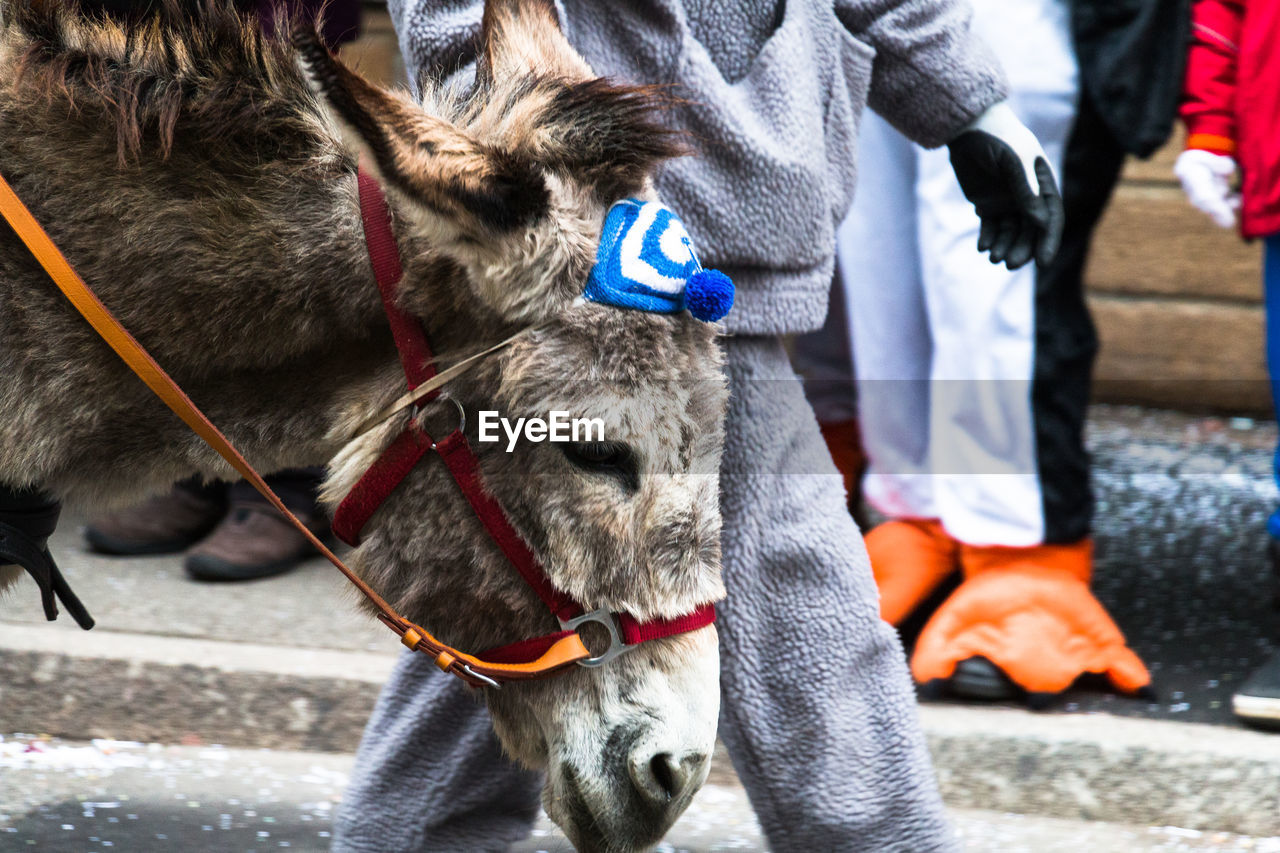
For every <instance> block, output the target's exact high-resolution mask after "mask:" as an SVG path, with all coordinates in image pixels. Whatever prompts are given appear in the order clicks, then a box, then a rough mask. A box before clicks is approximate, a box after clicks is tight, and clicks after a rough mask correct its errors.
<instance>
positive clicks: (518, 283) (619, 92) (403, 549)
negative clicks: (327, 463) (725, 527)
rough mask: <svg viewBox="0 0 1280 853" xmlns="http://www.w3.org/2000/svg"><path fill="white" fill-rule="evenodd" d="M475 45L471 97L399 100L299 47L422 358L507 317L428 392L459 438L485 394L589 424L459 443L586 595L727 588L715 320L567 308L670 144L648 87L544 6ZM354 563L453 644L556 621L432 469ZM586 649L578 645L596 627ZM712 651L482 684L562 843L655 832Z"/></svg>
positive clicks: (683, 786)
mask: <svg viewBox="0 0 1280 853" xmlns="http://www.w3.org/2000/svg"><path fill="white" fill-rule="evenodd" d="M480 47H481V50H480V56H479V57H478V62H477V73H476V83H475V86H474V87H473V88H472V89H471V90H470V91H469V92H468V93H466V94H459V93H457V92H453V91H445V90H444V89H442V88H441V87H440V86H439V85H433V84H431V83H427V84H424V85H423V86H422V87H421V88H422V90H423V91H422V93H421V102H420V103H419V102H415V101H414V100H412V99H411V98H410V97H408V96H407V95H404V94H399V93H391V92H387V91H384V90H382V89H379V88H377V87H375V86H372V85H370V84H369V83H367V82H366V81H364V80H363V79H361V78H360V77H359V76H357V75H356V74H354V73H353V72H352V71H350V70H349V69H347V68H345V67H344V66H343V65H341V64H340V63H339V62H338V61H337V60H336V59H335V58H334V57H332V56H331V55H329V54H328V53H327V52H326V51H324V50H323V49H322V48H320V47H319V46H318V45H317V44H316V43H314V42H312V41H305V42H304V44H303V45H302V56H303V66H304V69H305V70H306V72H307V73H308V75H309V77H310V79H311V80H312V82H313V85H314V86H315V88H316V90H317V91H318V93H319V95H320V97H321V100H322V101H323V102H324V104H325V105H326V110H327V113H328V115H329V116H330V117H331V118H332V120H333V121H334V123H335V126H336V127H337V128H338V129H339V130H340V132H341V134H342V136H343V139H344V143H345V144H346V145H347V146H348V148H349V149H351V150H353V151H355V152H359V154H360V155H361V156H363V157H364V159H365V160H366V162H368V163H371V164H372V168H373V169H374V170H376V172H377V174H378V176H379V177H380V179H381V180H382V183H383V186H384V188H385V190H386V192H387V195H388V199H389V201H390V204H391V208H392V211H393V217H394V220H395V221H394V225H395V230H396V233H397V240H398V242H399V243H400V246H401V250H402V253H404V255H405V264H406V277H405V279H404V281H403V282H402V284H401V290H402V292H401V300H402V304H403V305H404V306H405V307H406V308H407V309H408V310H410V311H412V312H413V313H415V314H417V315H418V316H420V317H421V318H422V319H423V321H424V322H425V323H426V324H427V326H428V328H429V330H430V332H431V336H432V338H433V342H434V343H435V344H436V347H437V350H438V351H440V353H441V356H442V360H448V357H449V355H450V354H451V353H456V354H459V355H461V354H463V353H466V352H474V351H477V350H479V349H481V348H483V347H485V346H487V345H490V344H492V343H494V342H497V341H498V340H501V339H502V338H505V337H507V336H508V335H510V334H511V333H512V332H515V331H520V330H523V331H524V334H522V335H521V336H520V337H519V338H518V339H517V341H516V343H515V344H513V345H512V346H511V347H509V348H508V349H506V350H504V351H503V352H502V353H500V354H499V355H496V356H493V357H490V358H489V359H487V360H486V361H484V362H482V365H481V367H479V368H477V369H476V370H474V371H473V372H471V373H469V374H467V376H466V377H465V378H464V379H461V380H457V381H455V382H454V383H452V384H451V386H450V387H449V388H448V390H447V393H448V394H449V396H450V397H451V398H452V399H453V400H456V401H458V402H459V403H461V404H462V405H463V407H464V408H465V411H466V421H467V423H468V427H467V432H468V435H469V437H470V438H471V439H472V440H473V441H476V439H477V437H478V436H477V426H476V425H477V422H478V419H479V418H478V415H479V412H480V411H485V410H490V411H495V412H498V413H499V414H500V415H501V416H503V417H505V418H507V419H508V421H512V422H514V421H517V419H519V418H522V417H540V418H546V417H548V414H549V413H551V412H564V413H567V414H568V415H569V416H570V417H572V418H598V419H600V420H601V421H603V439H601V438H600V437H599V436H595V437H593V439H591V440H587V439H586V437H585V436H583V437H579V439H578V440H576V441H569V442H564V443H553V442H536V441H530V440H525V441H517V442H515V443H514V446H512V447H511V448H510V449H508V442H507V440H506V437H505V436H503V440H502V441H501V442H499V443H484V442H481V443H478V444H477V449H478V452H479V455H480V462H481V469H482V474H483V478H484V481H485V487H486V489H487V490H488V491H489V492H491V493H492V494H493V495H494V496H495V497H496V498H497V499H498V501H499V502H500V503H501V504H502V506H503V508H504V510H505V512H506V514H507V515H508V516H509V518H510V520H511V521H512V523H513V524H514V526H515V527H516V528H517V530H518V531H519V532H520V533H521V535H522V536H523V537H524V538H525V540H526V541H527V542H528V544H529V545H530V547H531V548H532V549H533V551H534V552H535V553H536V554H537V556H538V557H539V559H540V561H541V562H542V564H543V566H544V567H545V569H546V571H547V574H548V575H549V577H550V578H551V580H552V582H553V583H554V584H555V586H556V587H557V588H558V589H560V590H562V591H564V592H566V593H568V594H570V595H572V596H573V597H574V598H575V599H576V600H577V601H578V602H579V603H581V604H582V605H583V606H584V607H585V608H586V609H588V610H595V609H598V608H599V609H605V610H609V611H614V612H624V613H628V614H631V615H633V616H635V617H637V618H638V619H641V620H645V619H651V618H674V617H677V616H681V615H684V614H687V613H689V612H690V611H691V610H693V609H694V608H695V607H697V606H698V605H700V604H703V603H706V602H708V601H713V600H716V599H718V598H720V597H721V596H722V595H723V588H722V586H721V581H720V566H719V561H720V552H719V532H720V518H719V512H718V468H719V458H720V449H721V445H722V432H721V420H722V417H723V414H724V407H725V400H726V390H725V387H724V381H723V378H722V375H721V371H720V356H719V351H718V348H717V346H716V343H715V331H714V329H713V328H712V327H710V326H708V325H707V324H705V323H701V322H699V321H697V320H694V319H693V318H692V317H690V316H689V315H687V314H684V313H680V314H652V313H646V312H643V311H636V310H624V309H619V308H616V307H611V306H608V305H602V304H599V303H596V302H592V301H587V300H584V299H583V298H582V294H583V289H584V285H585V283H586V281H587V277H588V273H589V272H590V270H591V267H592V265H593V262H594V260H595V257H596V248H597V244H598V241H599V239H600V231H601V227H602V224H603V222H604V220H605V215H606V212H607V211H608V210H609V208H610V206H611V205H612V204H613V203H614V202H616V201H618V200H619V199H622V198H625V197H642V198H645V197H647V198H653V195H654V194H653V189H652V185H651V184H650V182H649V177H648V176H649V172H650V171H651V170H652V169H653V168H654V167H655V166H656V165H657V164H658V163H659V162H661V160H662V159H663V158H666V157H669V156H672V155H673V154H675V153H677V149H676V145H675V144H674V142H673V138H672V135H671V133H670V132H669V131H668V130H667V129H665V128H664V127H663V126H662V125H661V124H660V123H658V122H657V121H656V120H655V119H654V118H653V117H652V115H653V113H652V108H653V106H654V101H655V100H656V93H655V92H654V91H652V90H650V89H646V88H643V87H632V86H622V85H618V84H614V83H611V82H608V81H606V80H602V79H599V78H596V77H594V75H593V74H592V73H591V71H590V69H589V68H588V67H587V65H586V63H585V62H584V61H583V60H582V58H581V57H580V56H578V55H577V54H576V53H575V52H574V51H573V49H572V48H571V47H570V46H569V44H568V42H567V41H566V40H565V38H564V37H563V35H562V34H561V33H560V31H559V28H558V26H557V24H556V20H555V12H554V9H553V6H552V4H551V3H550V2H536V0H523V2H522V1H521V0H509V1H508V2H490V3H488V4H487V7H486V9H485V16H484V24H483V33H482V37H481V41H480ZM415 416H417V417H421V418H422V419H423V420H424V425H425V427H426V429H427V431H428V432H431V433H432V434H437V435H439V434H443V433H442V431H443V430H446V429H451V428H452V427H453V426H454V425H456V418H457V415H456V413H455V410H454V408H453V406H452V405H450V404H445V403H440V402H437V403H435V404H432V405H429V406H427V407H426V408H425V410H424V411H423V412H421V413H420V414H417V415H415ZM405 417H407V416H405ZM403 427H404V420H403V419H402V420H400V421H399V422H398V423H389V424H387V425H385V426H384V427H383V428H381V429H379V430H376V431H374V432H371V433H369V434H367V435H365V436H363V437H362V438H361V439H359V440H357V441H355V442H353V443H352V444H350V445H348V447H347V448H346V449H345V450H344V451H343V453H342V454H341V455H340V456H339V457H338V458H337V459H336V460H335V461H334V464H333V466H332V475H331V481H330V484H329V487H328V491H329V493H330V495H332V496H333V498H335V499H340V498H341V496H342V495H344V494H345V493H346V492H347V491H348V490H349V489H350V488H351V486H352V485H353V484H354V482H355V480H356V479H357V478H358V477H359V476H360V475H361V474H362V473H363V472H364V471H365V470H366V469H367V468H368V467H369V465H370V464H371V463H372V461H373V460H374V458H376V456H377V455H378V454H379V453H380V452H381V450H382V449H383V448H384V447H385V446H386V445H387V444H388V443H389V442H390V441H391V440H392V439H393V438H394V436H395V435H396V434H397V432H398V431H399V430H400V429H402V428H403ZM355 560H356V562H357V564H358V565H359V566H360V570H361V571H362V572H363V573H364V575H365V577H366V578H367V579H368V580H369V581H370V583H371V584H372V585H373V586H374V587H375V588H377V589H379V591H380V592H381V593H382V594H383V595H384V596H385V597H387V598H388V599H389V600H390V602H391V603H392V604H393V605H394V606H396V607H397V608H398V609H400V611H401V612H402V613H404V614H405V615H406V616H408V617H409V618H411V619H413V620H414V621H417V622H419V623H420V624H422V625H423V626H425V627H427V628H428V629H429V630H431V631H432V632H433V633H435V634H437V636H439V637H441V639H443V640H445V641H446V642H449V643H451V644H454V645H456V646H459V647H461V648H464V649H467V650H469V651H476V652H479V651H481V650H483V649H486V648H492V647H495V646H499V645H504V644H507V643H511V642H513V641H516V640H520V639H524V638H527V637H531V636H536V635H540V634H545V633H548V632H549V631H553V630H555V629H556V627H557V625H556V623H555V620H554V619H553V618H552V617H551V615H550V614H549V613H548V612H547V610H546V607H545V606H544V605H543V604H542V603H541V602H540V601H539V599H538V598H537V597H536V596H535V594H534V593H533V591H532V590H530V589H529V588H528V587H527V586H526V585H525V584H524V582H523V581H522V580H521V579H520V577H519V576H518V575H517V573H516V572H515V570H514V569H513V568H512V567H511V566H510V565H509V564H508V563H507V562H506V560H505V558H504V557H503V556H502V554H501V553H500V552H499V551H498V549H497V548H496V547H495V546H494V544H493V543H492V542H491V541H489V539H488V537H487V536H486V534H485V532H484V529H483V528H482V527H481V525H480V524H479V522H478V521H477V520H476V518H475V517H474V515H473V514H472V512H471V510H470V508H469V507H468V506H467V504H466V502H465V501H464V500H463V498H462V496H461V495H460V494H459V493H458V490H457V488H456V486H455V485H454V484H453V482H452V480H451V479H449V477H448V474H447V473H446V472H445V471H444V470H443V466H442V465H441V464H440V463H439V461H438V460H433V459H430V458H429V459H428V460H427V461H426V462H424V463H423V464H421V465H419V466H418V467H417V468H416V469H415V470H414V471H413V472H412V473H411V474H410V475H409V476H408V478H406V480H405V481H404V482H403V483H402V484H401V485H400V487H399V488H398V489H397V490H396V492H395V494H394V495H393V496H392V498H391V499H390V500H389V501H388V502H387V503H386V504H385V505H384V507H383V508H382V510H380V511H379V513H378V514H376V515H375V516H374V517H373V518H372V520H371V522H370V523H369V525H368V527H367V528H366V530H365V534H364V541H363V544H362V545H361V547H360V549H359V551H358V552H357V553H356V555H355ZM584 639H585V640H586V642H587V643H588V645H589V646H593V650H594V649H595V646H594V644H595V643H596V642H597V641H598V639H599V638H593V637H591V636H590V632H589V631H586V630H584ZM717 654H718V653H717V647H716V640H715V633H714V629H713V628H704V629H702V630H699V631H696V632H693V633H688V634H683V635H680V636H677V637H671V638H666V639H663V640H659V641H654V642H647V643H643V644H640V645H639V646H636V647H634V648H633V650H631V651H630V652H628V653H627V654H625V655H622V656H620V657H618V658H616V659H614V660H612V661H611V662H610V663H608V664H607V665H605V666H603V667H600V668H597V669H586V668H578V667H575V668H573V669H571V670H570V671H569V672H567V673H562V674H560V675H558V676H556V677H553V678H551V679H549V680H545V681H540V682H533V683H528V684H522V685H507V686H505V687H504V688H503V689H502V690H500V691H495V690H488V691H485V695H484V698H485V699H486V700H487V701H488V705H489V709H490V711H491V712H492V716H493V720H494V725H495V728H496V730H497V732H498V735H499V737H500V738H501V740H502V742H503V744H504V745H505V747H506V748H507V750H508V751H509V752H510V753H511V754H512V755H513V756H515V757H516V758H518V759H520V760H521V761H523V762H525V763H527V764H529V765H531V766H535V767H544V768H547V770H548V783H547V787H546V789H545V791H544V803H545V806H546V808H547V811H548V813H549V814H550V815H551V816H552V817H553V818H554V819H555V820H556V821H557V822H559V823H560V824H561V825H562V826H563V827H564V828H565V830H566V831H567V832H568V833H569V835H570V837H571V838H572V839H573V840H574V841H575V843H576V844H578V846H579V847H581V848H583V849H592V850H603V849H608V850H631V849H635V848H638V847H641V846H644V845H647V844H651V843H653V842H654V841H656V840H657V839H658V838H659V837H660V836H661V835H662V833H663V832H665V831H666V829H667V828H668V827H669V825H670V824H671V822H672V821H674V820H675V818H676V817H677V816H678V815H679V814H680V812H681V811H682V810H683V809H684V807H685V806H686V805H687V804H688V802H689V799H690V797H691V796H692V794H693V793H694V792H695V791H696V790H697V788H698V787H699V786H700V785H701V783H702V781H703V780H704V779H705V777H706V773H707V770H708V765H709V757H710V753H711V749H712V747H713V743H714V738H715V729H716V719H717V714H718V707H719V692H718V656H717Z"/></svg>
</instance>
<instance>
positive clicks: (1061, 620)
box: [872, 539, 1151, 694]
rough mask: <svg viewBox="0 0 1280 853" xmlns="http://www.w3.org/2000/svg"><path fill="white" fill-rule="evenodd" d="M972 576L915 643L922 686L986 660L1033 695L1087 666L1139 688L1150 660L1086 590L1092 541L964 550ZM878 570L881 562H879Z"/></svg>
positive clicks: (1126, 688) (1065, 683)
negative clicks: (966, 664) (1140, 654)
mask: <svg viewBox="0 0 1280 853" xmlns="http://www.w3.org/2000/svg"><path fill="white" fill-rule="evenodd" d="M960 561H961V563H962V564H963V566H964V573H965V581H964V583H962V584H961V585H960V587H959V588H958V589H956V591H955V592H953V593H952V594H951V596H950V598H948V599H947V600H946V601H945V602H944V603H943V604H942V606H941V607H939V608H938V610H937V612H936V613H934V615H933V618H931V619H930V620H929V622H928V624H927V625H925V627H924V630H923V631H921V633H920V637H919V639H918V640H917V642H916V647H915V652H914V654H913V655H912V658H911V673H912V675H913V676H914V677H915V679H916V681H917V682H920V683H921V684H924V683H928V682H931V681H934V680H936V679H949V678H951V676H952V675H953V674H954V673H955V671H956V666H957V665H958V664H960V663H961V662H963V661H967V660H969V659H970V658H975V657H978V658H985V659H986V660H988V661H990V662H991V663H992V664H994V665H995V666H996V667H997V668H998V669H999V670H1000V671H1001V672H1003V673H1004V674H1005V675H1006V676H1008V678H1009V679H1010V680H1012V681H1013V683H1014V684H1016V685H1018V686H1019V687H1021V688H1022V689H1024V690H1026V691H1028V693H1031V694H1052V693H1061V692H1062V691H1063V690H1066V689H1067V688H1068V687H1070V686H1071V684H1072V682H1074V681H1075V680H1076V679H1077V678H1078V677H1080V676H1081V675H1083V674H1084V673H1086V672H1091V673H1097V674H1100V675H1105V676H1106V677H1107V678H1108V679H1109V680H1110V681H1111V683H1112V684H1113V685H1115V687H1116V689H1118V690H1121V691H1123V692H1125V693H1136V692H1138V691H1139V690H1141V689H1143V688H1144V687H1147V686H1148V685H1149V684H1150V683H1151V676H1150V674H1149V673H1148V672H1147V668H1146V666H1144V665H1143V663H1142V661H1141V660H1140V659H1139V658H1138V656H1137V655H1136V654H1134V653H1133V651H1132V650H1130V649H1129V647H1128V646H1127V645H1125V639H1124V635H1123V634H1122V633H1121V632H1120V629H1119V628H1118V627H1116V624H1115V622H1114V621H1112V619H1111V616H1110V615H1108V613H1107V611H1106V610H1105V609H1104V608H1103V607H1102V605H1101V604H1100V603H1099V602H1098V600H1097V599H1096V598H1094V597H1093V593H1091V592H1090V591H1089V578H1090V574H1091V571H1092V564H1093V543H1092V542H1091V541H1090V540H1087V539H1086V540H1083V541H1081V542H1078V543H1075V544H1073V545H1040V546H1036V547H1032V548H1000V547H977V546H970V545H964V546H961V549H960ZM872 565H873V566H874V565H875V563H874V561H873V562H872Z"/></svg>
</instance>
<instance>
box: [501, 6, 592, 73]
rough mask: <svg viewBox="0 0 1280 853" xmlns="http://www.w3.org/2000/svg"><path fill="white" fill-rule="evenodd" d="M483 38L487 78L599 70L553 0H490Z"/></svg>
mask: <svg viewBox="0 0 1280 853" xmlns="http://www.w3.org/2000/svg"><path fill="white" fill-rule="evenodd" d="M480 43H481V46H482V50H481V54H480V59H481V61H480V63H479V65H478V67H477V69H476V74H477V78H478V79H479V80H480V81H481V83H484V82H488V81H492V80H495V79H496V80H504V79H508V78H509V77H527V76H529V75H537V76H539V77H558V78H561V79H563V80H569V81H577V80H590V79H592V78H593V77H595V76H596V75H595V74H594V73H592V71H591V67H590V66H589V65H587V62H586V60H584V59H583V58H582V57H581V56H580V55H578V52H577V51H576V50H574V49H573V47H571V46H570V45H569V41H568V39H566V38H565V37H564V33H563V32H561V31H560V22H559V19H558V18H557V16H556V8H555V3H554V2H553V0H486V2H485V4H484V18H483V21H482V23H481V26H480Z"/></svg>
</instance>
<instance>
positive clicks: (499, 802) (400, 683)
mask: <svg viewBox="0 0 1280 853" xmlns="http://www.w3.org/2000/svg"><path fill="white" fill-rule="evenodd" d="M541 790H542V774H541V773H534V772H531V771H528V770H524V769H522V768H520V767H518V766H517V765H516V764H514V763H513V762H512V761H510V760H509V759H507V758H506V757H505V756H503V754H502V748H501V747H500V746H499V745H498V739H497V737H495V736H494V734H493V728H492V725H491V723H490V722H489V713H488V711H487V710H485V708H484V706H483V704H481V703H480V702H479V701H478V700H477V698H476V697H474V696H472V695H469V693H468V688H466V687H465V686H464V685H463V684H462V683H461V682H460V681H458V679H456V678H453V677H451V676H446V675H444V674H443V673H441V672H440V671H439V670H438V669H436V668H435V665H434V664H433V663H432V661H431V660H429V659H428V658H427V657H426V656H424V655H420V654H413V653H410V652H405V653H404V654H403V655H401V657H400V660H399V661H398V662H397V664H396V668H395V671H394V672H393V673H392V676H391V680H390V681H388V682H387V684H386V686H385V687H384V688H383V689H382V694H381V695H380V696H379V697H378V704H377V707H376V708H375V709H374V712H373V716H372V717H371V718H370V719H369V724H368V726H367V727H366V728H365V732H364V739H363V740H362V741H361V743H360V751H359V752H358V753H357V755H356V762H355V766H354V767H353V768H352V771H351V781H350V782H349V783H348V785H347V790H346V793H345V794H344V795H343V798H342V805H341V806H340V807H339V809H338V814H337V817H336V819H335V821H334V838H333V847H332V849H333V850H334V851H335V853H459V851H467V853H499V851H505V850H506V849H507V848H508V847H509V846H510V845H511V844H512V843H514V842H516V841H519V840H521V839H523V838H525V837H527V836H528V835H529V831H530V829H531V828H532V827H533V822H534V820H535V819H536V817H537V814H538V802H539V794H540V793H541Z"/></svg>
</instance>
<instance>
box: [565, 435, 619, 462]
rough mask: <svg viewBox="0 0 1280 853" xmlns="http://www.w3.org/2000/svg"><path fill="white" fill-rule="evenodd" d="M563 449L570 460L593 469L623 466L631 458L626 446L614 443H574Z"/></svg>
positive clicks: (566, 445)
mask: <svg viewBox="0 0 1280 853" xmlns="http://www.w3.org/2000/svg"><path fill="white" fill-rule="evenodd" d="M563 447H564V452H565V455H566V456H568V457H569V459H570V460H572V461H574V462H577V463H578V464H580V465H586V466H588V467H591V468H604V467H610V466H618V465H622V464H623V463H625V462H626V461H627V459H628V458H629V457H630V456H631V454H630V452H629V451H628V450H627V446H626V445H625V444H617V443H616V442H612V441H585V442H581V443H579V442H573V443H570V444H565V445H563Z"/></svg>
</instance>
